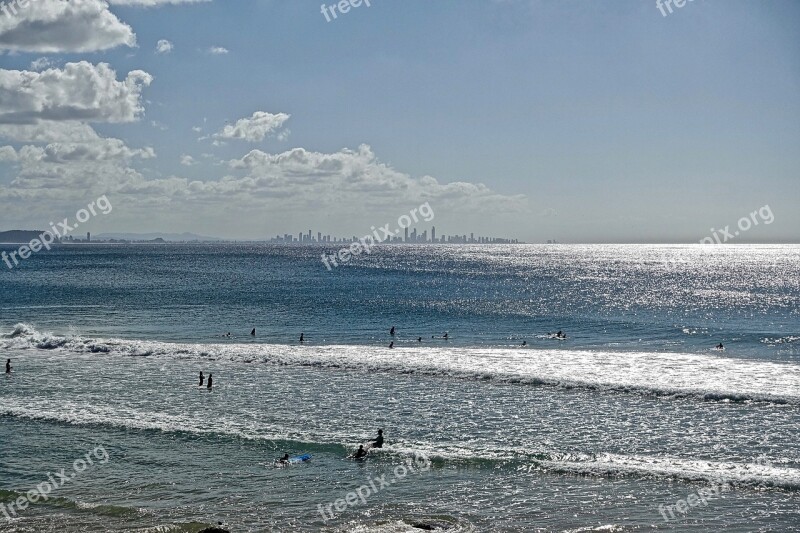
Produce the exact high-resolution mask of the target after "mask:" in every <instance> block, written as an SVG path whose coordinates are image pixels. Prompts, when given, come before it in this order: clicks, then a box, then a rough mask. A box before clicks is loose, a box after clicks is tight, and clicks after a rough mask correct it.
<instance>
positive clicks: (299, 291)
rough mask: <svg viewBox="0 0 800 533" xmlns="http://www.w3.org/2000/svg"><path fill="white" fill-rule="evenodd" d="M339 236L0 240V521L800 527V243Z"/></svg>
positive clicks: (154, 527)
mask: <svg viewBox="0 0 800 533" xmlns="http://www.w3.org/2000/svg"><path fill="white" fill-rule="evenodd" d="M13 248H15V247H12V246H10V245H2V246H0V250H5V251H7V252H8V251H11V250H12V249H13ZM333 251H334V250H333V249H332V248H330V247H321V246H299V245H294V246H293V245H270V244H213V245H212V244H209V245H206V244H167V245H144V244H142V245H103V244H94V245H72V246H60V247H56V248H54V249H53V250H51V251H49V252H46V251H42V252H39V253H37V254H33V255H32V256H31V257H30V258H28V259H26V260H24V261H22V262H21V264H20V265H19V266H17V267H16V268H14V269H8V268H6V267H5V265H3V264H0V266H1V267H2V268H0V357H2V358H3V360H4V362H5V359H7V358H10V359H11V365H12V366H13V373H12V374H10V375H5V376H4V379H0V531H4V532H5V531H8V532H40V531H59V532H64V531H66V532H79V531H80V532H84V531H142V532H173V531H174V532H199V531H202V530H204V529H207V528H211V527H214V526H218V527H220V528H224V529H225V530H229V531H232V532H244V531H331V532H333V531H342V532H344V531H352V532H372V531H375V532H419V531H426V530H428V531H429V530H440V531H547V532H549V531H553V532H555V531H570V532H579V531H580V532H583V531H608V532H616V531H620V532H622V531H645V530H648V531H649V530H658V531H732V532H750V531H800V447H798V445H797V443H798V437H800V246H797V245H744V244H741V245H740V244H737V245H719V246H715V245H706V246H703V245H497V246H493V245H419V246H417V245H382V246H378V247H375V248H374V249H373V250H372V252H371V253H370V254H362V255H361V256H358V257H356V258H354V259H353V260H352V261H351V262H350V263H348V264H346V265H341V266H338V267H335V268H332V269H331V270H328V269H327V268H326V267H325V265H324V264H323V263H322V261H321V254H322V253H323V252H329V253H330V252H333ZM393 326H394V327H395V328H396V332H395V335H394V336H392V335H390V334H389V330H390V328H391V327H393ZM253 328H255V330H256V331H255V333H256V334H255V336H252V335H251V334H250V332H251V330H252V329H253ZM559 330H560V331H563V332H565V333H566V338H565V339H560V338H557V337H555V336H554V335H553V333H554V332H557V331H559ZM301 333H302V334H303V336H304V342H303V343H300V342H299V337H300V334H301ZM445 334H447V338H445ZM391 342H393V343H394V345H393V348H389V344H390V343H391ZM523 343H524V345H523ZM720 343H722V344H723V345H724V350H719V349H715V347H716V346H717V345H718V344H720ZM201 371H202V372H204V374H205V375H206V376H208V375H209V374H213V380H214V386H213V389H212V390H211V391H209V390H208V389H207V388H206V387H199V386H198V374H199V372H201ZM379 428H381V429H383V430H384V432H385V438H386V444H385V446H384V447H383V448H382V449H374V450H371V451H370V452H369V454H368V456H367V458H366V459H362V460H354V459H352V458H348V455H350V454H352V453H353V452H354V451H355V450H356V449H357V448H358V446H359V445H360V444H363V443H365V442H368V441H369V440H371V439H374V438H375V436H376V433H377V430H378V429H379ZM284 453H288V454H290V455H291V456H295V455H300V454H304V453H309V454H311V455H312V458H311V460H310V461H307V462H303V463H299V464H294V465H290V466H287V467H279V466H280V465H277V466H276V465H275V463H274V460H275V459H276V458H278V457H280V456H282V455H283V454H284ZM219 524H222V525H221V526H220V525H219Z"/></svg>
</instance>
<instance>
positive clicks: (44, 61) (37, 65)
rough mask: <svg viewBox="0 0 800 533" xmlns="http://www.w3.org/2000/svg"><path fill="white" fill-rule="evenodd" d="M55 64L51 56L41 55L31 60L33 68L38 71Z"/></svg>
mask: <svg viewBox="0 0 800 533" xmlns="http://www.w3.org/2000/svg"><path fill="white" fill-rule="evenodd" d="M54 65H55V63H54V62H53V61H52V60H51V59H50V58H48V57H40V58H39V59H34V60H33V61H31V70H36V71H39V70H45V69H48V68H50V67H52V66H54Z"/></svg>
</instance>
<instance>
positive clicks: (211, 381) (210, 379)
mask: <svg viewBox="0 0 800 533" xmlns="http://www.w3.org/2000/svg"><path fill="white" fill-rule="evenodd" d="M213 375H214V374H209V375H208V387H207V388H208V390H211V387H212V385H211V384H212V383H213V382H214V378H212V377H211V376H213Z"/></svg>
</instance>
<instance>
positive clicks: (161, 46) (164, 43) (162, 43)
mask: <svg viewBox="0 0 800 533" xmlns="http://www.w3.org/2000/svg"><path fill="white" fill-rule="evenodd" d="M173 48H174V46H173V45H172V43H171V42H170V41H168V40H166V39H160V40H159V41H158V42H157V43H156V53H157V54H168V53H170V52H172V49H173Z"/></svg>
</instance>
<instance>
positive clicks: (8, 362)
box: [6, 359, 11, 374]
mask: <svg viewBox="0 0 800 533" xmlns="http://www.w3.org/2000/svg"><path fill="white" fill-rule="evenodd" d="M10 373H11V359H9V360H7V361H6V374H10Z"/></svg>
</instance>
